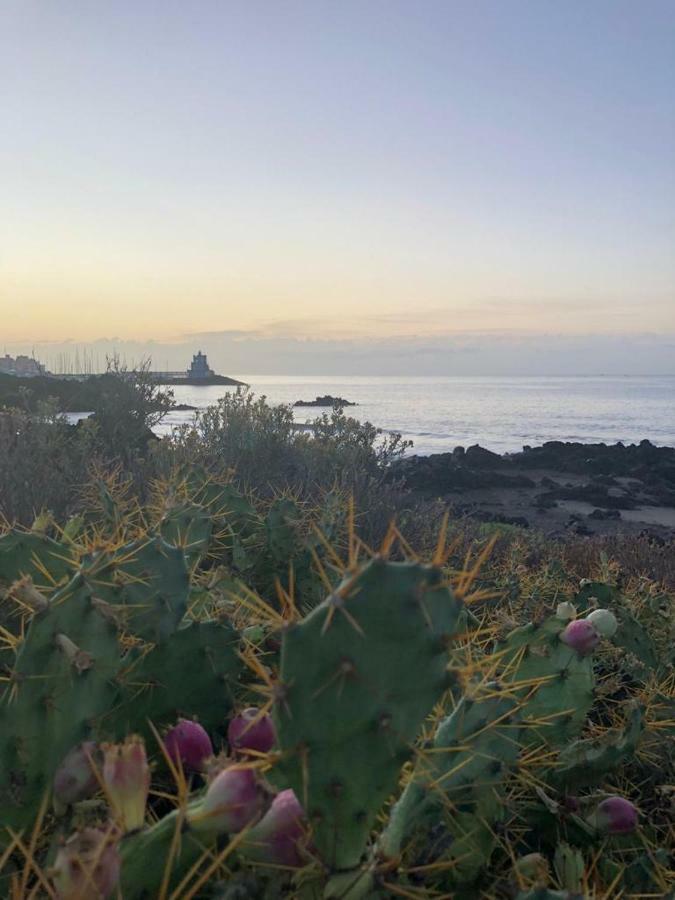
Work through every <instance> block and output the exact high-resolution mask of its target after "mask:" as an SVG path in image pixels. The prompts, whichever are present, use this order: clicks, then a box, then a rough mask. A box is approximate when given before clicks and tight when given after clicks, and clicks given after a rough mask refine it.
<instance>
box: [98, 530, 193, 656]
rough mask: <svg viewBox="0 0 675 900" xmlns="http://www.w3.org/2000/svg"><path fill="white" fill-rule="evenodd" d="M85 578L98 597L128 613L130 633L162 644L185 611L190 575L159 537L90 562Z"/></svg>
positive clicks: (183, 562)
mask: <svg viewBox="0 0 675 900" xmlns="http://www.w3.org/2000/svg"><path fill="white" fill-rule="evenodd" d="M83 574H84V575H85V578H86V580H87V583H88V584H89V585H90V586H91V589H92V591H93V593H94V594H95V596H97V597H98V598H100V599H101V600H105V601H106V602H107V603H109V604H110V605H111V606H113V607H115V606H119V607H121V608H122V609H123V610H124V611H125V613H126V616H127V618H126V622H125V625H126V627H127V628H128V629H129V630H130V631H132V632H133V633H134V634H136V635H138V637H141V638H142V639H143V640H146V641H151V642H153V643H158V642H160V641H162V640H164V639H165V638H167V637H168V636H169V635H171V634H172V633H173V632H174V631H175V630H176V628H177V627H178V625H179V623H180V622H181V620H182V618H183V616H184V615H185V612H186V610H187V604H188V595H189V574H188V568H187V563H186V560H185V555H184V553H183V551H182V549H181V548H178V547H172V546H171V545H170V544H167V543H166V541H163V540H162V539H161V538H159V537H154V538H149V539H147V540H142V541H135V542H133V543H130V544H126V545H124V546H123V547H120V548H119V549H118V550H115V551H114V552H113V553H106V554H103V555H100V556H97V557H96V558H95V559H91V560H89V561H87V563H86V564H85V566H84V567H83Z"/></svg>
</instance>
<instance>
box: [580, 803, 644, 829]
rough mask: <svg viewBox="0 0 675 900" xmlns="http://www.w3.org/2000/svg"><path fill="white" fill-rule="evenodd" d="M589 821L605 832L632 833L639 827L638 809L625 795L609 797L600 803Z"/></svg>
mask: <svg viewBox="0 0 675 900" xmlns="http://www.w3.org/2000/svg"><path fill="white" fill-rule="evenodd" d="M588 821H589V822H590V823H591V824H592V825H593V827H594V828H597V829H598V831H602V832H604V833H605V834H630V833H631V831H635V829H636V828H637V824H638V811H637V809H636V807H635V806H634V805H633V804H632V803H631V802H630V800H627V799H626V798H625V797H619V796H613V797H607V798H605V799H604V800H603V801H602V802H601V803H598V805H597V807H596V808H595V811H594V812H592V813H591V815H590V816H589V818H588Z"/></svg>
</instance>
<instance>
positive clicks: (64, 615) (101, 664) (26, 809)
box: [0, 575, 120, 828]
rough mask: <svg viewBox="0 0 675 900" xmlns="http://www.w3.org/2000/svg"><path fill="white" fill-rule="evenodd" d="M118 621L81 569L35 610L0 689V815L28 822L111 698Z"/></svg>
mask: <svg viewBox="0 0 675 900" xmlns="http://www.w3.org/2000/svg"><path fill="white" fill-rule="evenodd" d="M119 665H120V649H119V645H118V640H117V629H116V627H115V625H114V623H113V621H112V620H111V618H110V617H109V616H108V615H106V614H105V612H104V611H102V608H101V605H100V601H97V600H96V598H95V597H94V595H93V593H92V591H91V589H90V588H89V587H88V586H87V585H86V584H85V583H84V582H83V579H82V578H81V576H79V575H76V576H75V578H74V579H73V580H72V581H71V582H70V583H69V584H68V585H67V586H66V587H64V588H62V589H61V590H60V591H57V592H56V593H55V594H54V595H53V596H52V597H51V599H50V600H49V602H48V603H47V604H46V606H45V608H44V609H42V610H41V611H38V612H36V613H35V614H34V615H33V617H32V619H31V621H30V625H29V626H28V631H27V633H26V636H25V639H24V640H23V641H22V642H21V644H20V645H19V648H18V653H17V656H16V661H15V663H14V666H13V667H12V670H11V673H10V675H9V678H8V680H7V682H6V683H5V685H4V688H3V691H2V695H1V697H0V758H2V761H3V764H2V767H1V769H0V805H1V806H2V810H3V823H4V824H6V825H12V826H13V827H15V828H22V827H24V826H27V825H29V824H30V823H31V821H32V819H33V818H34V816H35V814H36V812H37V808H38V807H39V805H40V803H41V801H42V799H43V797H44V796H45V794H46V793H47V792H48V791H49V790H50V787H51V779H52V776H53V774H54V772H55V770H56V768H57V766H58V765H59V763H60V762H61V760H62V759H63V757H64V756H65V754H66V753H67V752H68V751H69V750H70V749H71V748H72V747H73V746H74V745H75V744H77V743H78V742H80V741H82V740H84V739H86V738H87V737H88V736H89V734H90V731H91V727H92V723H93V721H94V719H95V717H96V716H97V715H99V714H100V713H101V711H102V710H104V709H107V708H108V707H109V706H110V705H112V703H113V701H114V698H115V686H114V678H115V676H116V675H117V672H118V669H119Z"/></svg>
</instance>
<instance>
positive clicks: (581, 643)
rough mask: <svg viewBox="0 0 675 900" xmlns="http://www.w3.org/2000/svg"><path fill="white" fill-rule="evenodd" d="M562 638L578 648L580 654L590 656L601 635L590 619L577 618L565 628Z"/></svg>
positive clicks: (574, 648)
mask: <svg viewBox="0 0 675 900" xmlns="http://www.w3.org/2000/svg"><path fill="white" fill-rule="evenodd" d="M560 640H561V641H563V642H564V643H565V644H567V645H568V646H569V647H571V648H572V649H573V650H576V651H577V653H578V654H579V655H580V656H588V654H589V653H592V652H593V650H594V649H595V647H596V646H597V644H598V641H599V640H600V635H599V634H598V632H597V631H596V630H595V628H594V627H593V623H592V622H589V621H588V619H575V620H574V621H573V622H570V623H569V625H568V626H567V627H566V628H565V630H564V631H563V633H562V634H561V635H560Z"/></svg>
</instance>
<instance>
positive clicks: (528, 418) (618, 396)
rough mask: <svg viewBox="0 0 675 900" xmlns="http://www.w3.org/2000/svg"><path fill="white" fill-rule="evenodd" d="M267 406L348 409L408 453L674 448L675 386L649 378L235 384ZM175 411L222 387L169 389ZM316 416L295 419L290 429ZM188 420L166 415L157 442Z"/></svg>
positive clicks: (254, 378) (268, 378)
mask: <svg viewBox="0 0 675 900" xmlns="http://www.w3.org/2000/svg"><path fill="white" fill-rule="evenodd" d="M232 377H234V378H237V379H239V380H241V381H245V382H246V383H247V384H249V385H250V388H251V390H252V391H254V392H255V393H256V394H264V395H265V396H266V397H267V398H268V400H269V402H270V403H293V402H295V401H296V400H299V399H303V400H313V399H314V398H315V397H316V396H317V395H321V394H332V395H333V396H340V397H344V398H345V399H347V400H351V401H353V402H355V403H357V404H358V406H355V407H352V408H350V409H348V410H347V412H348V414H349V415H350V416H353V417H354V418H357V419H360V420H362V421H366V420H367V421H369V422H372V423H373V424H374V425H377V426H378V427H380V428H382V429H385V430H387V431H400V432H401V434H402V435H403V436H404V437H405V438H408V439H410V440H412V441H413V442H414V447H413V449H412V450H411V451H410V452H413V453H419V454H429V453H441V452H444V451H447V450H452V448H453V447H455V446H457V445H458V444H461V445H463V446H465V447H467V446H469V445H471V444H480V445H481V446H483V447H487V448H488V449H489V450H494V451H496V452H498V453H507V452H514V451H517V450H520V449H521V448H522V446H523V445H524V444H531V445H533V446H534V445H537V444H542V443H544V441H554V440H557V441H581V442H584V443H597V442H600V441H604V442H606V443H615V442H616V441H623V442H624V443H633V442H637V441H640V440H642V439H643V438H648V439H649V440H650V441H652V442H653V443H654V444H658V445H668V446H675V376H659V377H647V376H645V377H633V376H630V377H629V376H626V377H580V376H570V377H555V378H553V377H546V378H544V377H541V378H532V377H508V378H503V377H502V378H499V377H454V376H452V377H443V378H440V377H438V378H435V377H434V378H432V377H418V378H397V377H384V376H382V377H366V376H363V377H362V376H352V377H346V376H314V377H307V376H288V375H277V376H275V375H246V374H241V375H236V374H233V376H232ZM173 390H174V395H175V399H176V402H177V403H187V404H190V405H191V406H196V407H204V406H208V405H209V404H211V403H215V402H216V400H217V399H218V397H220V396H222V394H223V393H224V392H225V391H226V390H227V388H223V387H217V386H216V387H193V386H189V385H185V386H178V387H175V388H173ZM320 412H321V410H318V409H312V408H305V409H296V410H295V417H296V420H297V421H298V422H308V421H311V419H312V418H314V417H315V416H317V415H319V414H320ZM192 415H193V414H192V413H189V412H180V411H176V412H173V413H171V414H169V416H167V418H166V420H165V421H164V422H163V423H162V425H161V426H160V428H159V429H158V430H160V431H161V432H163V433H166V432H167V431H170V429H171V428H172V427H173V426H174V425H176V424H179V423H181V422H186V421H189V420H190V418H191V416H192Z"/></svg>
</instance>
